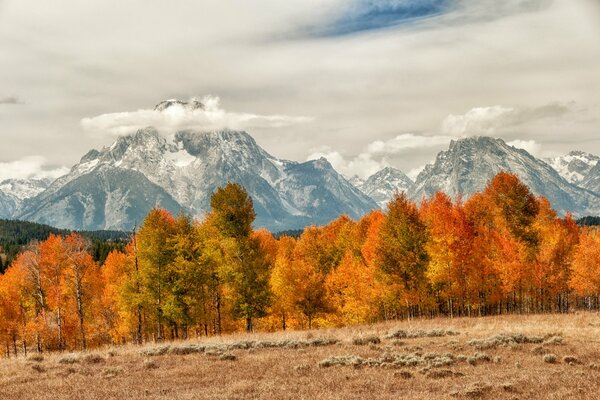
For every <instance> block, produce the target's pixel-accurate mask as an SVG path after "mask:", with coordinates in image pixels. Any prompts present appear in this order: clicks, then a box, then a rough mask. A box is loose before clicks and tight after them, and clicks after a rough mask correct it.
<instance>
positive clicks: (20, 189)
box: [0, 179, 51, 218]
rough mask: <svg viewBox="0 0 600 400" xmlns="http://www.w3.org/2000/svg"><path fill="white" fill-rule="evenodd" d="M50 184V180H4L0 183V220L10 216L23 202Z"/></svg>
mask: <svg viewBox="0 0 600 400" xmlns="http://www.w3.org/2000/svg"><path fill="white" fill-rule="evenodd" d="M50 183H51V180H50V179H6V180H3V181H2V182H0V218H8V217H10V216H12V215H13V214H14V212H15V211H16V210H17V209H18V208H19V206H20V205H21V203H22V202H23V200H25V199H29V198H31V197H34V196H36V195H38V194H39V193H41V192H43V191H44V190H45V189H46V188H47V187H48V186H49V185H50Z"/></svg>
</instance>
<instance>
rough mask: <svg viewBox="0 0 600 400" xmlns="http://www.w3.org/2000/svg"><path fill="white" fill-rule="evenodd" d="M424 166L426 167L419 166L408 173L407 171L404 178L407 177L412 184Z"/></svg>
mask: <svg viewBox="0 0 600 400" xmlns="http://www.w3.org/2000/svg"><path fill="white" fill-rule="evenodd" d="M426 166H427V165H420V166H418V167H415V168H413V169H411V170H410V171H408V172H407V173H406V176H408V177H409V178H410V179H411V180H412V181H413V182H415V181H416V180H417V176H419V174H420V173H421V171H423V170H424V169H425V167H426Z"/></svg>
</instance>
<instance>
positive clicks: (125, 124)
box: [0, 0, 600, 179]
mask: <svg viewBox="0 0 600 400" xmlns="http://www.w3.org/2000/svg"><path fill="white" fill-rule="evenodd" d="M599 4H600V1H598V0H554V1H552V0H504V1H498V0H381V1H375V0H285V1H282V0H252V1H240V0H237V1H234V0H201V1H198V0H195V1H183V0H180V1H170V2H165V1H160V0H128V1H123V0H102V1H91V0H86V1H81V0H68V1H67V0H55V1H44V2H40V1H32V0H0V49H2V50H1V51H0V150H1V151H0V179H2V178H6V177H31V176H36V175H39V174H43V175H45V176H48V175H52V174H54V175H56V174H60V173H62V172H64V171H65V167H70V166H71V165H73V164H74V163H76V162H77V161H78V160H79V158H80V157H81V156H82V155H83V154H85V153H86V152H87V151H88V150H89V149H91V148H100V147H102V146H104V145H109V144H110V143H111V142H112V141H113V140H114V139H115V137H116V135H119V134H124V133H127V132H129V131H130V130H134V129H135V127H137V126H139V125H144V124H155V125H158V127H159V128H160V129H163V130H165V131H167V130H168V129H169V128H172V126H170V124H172V125H173V126H176V127H181V126H187V125H190V126H193V127H198V128H202V127H206V128H219V127H224V126H227V127H230V128H236V129H246V130H248V131H249V132H250V133H251V134H252V135H253V136H254V137H255V138H256V140H257V141H258V143H259V144H260V145H262V146H263V147H264V148H265V149H266V150H267V151H269V152H270V153H272V154H273V155H275V156H278V157H280V158H287V159H292V160H297V161H304V160H306V159H309V158H312V157H318V156H321V155H324V156H326V157H328V158H329V159H330V161H331V162H332V163H333V164H334V166H335V167H336V168H338V169H339V170H340V171H341V172H343V173H344V174H346V175H353V174H359V175H362V176H366V175H368V174H369V173H372V172H375V171H376V170H377V169H378V168H381V167H382V166H385V165H392V166H396V167H399V168H401V169H402V170H404V171H405V172H407V173H409V172H411V171H412V173H411V175H414V173H415V171H417V170H418V168H420V167H422V166H423V165H424V164H426V163H428V162H430V161H431V160H432V159H433V158H434V157H435V154H436V153H437V152H438V151H439V150H442V149H444V148H446V147H447V145H448V143H449V141H450V140H451V139H452V138H459V137H464V136H469V135H489V136H495V137H501V138H504V139H505V140H506V141H508V142H511V143H514V144H515V145H518V146H520V147H524V148H526V149H527V150H530V151H531V152H533V153H534V154H535V155H537V156H544V157H545V156H552V155H557V154H560V153H564V152H568V151H570V150H573V149H581V150H586V151H590V152H595V153H596V154H600V129H599V127H600V124H599V123H600V5H599ZM192 97H197V98H199V99H202V100H201V101H204V102H205V103H207V104H208V107H207V110H206V111H205V112H204V113H191V114H185V115H179V114H178V115H162V114H161V115H158V114H156V113H155V112H153V111H152V109H153V107H154V106H155V105H156V104H157V103H159V102H160V101H161V100H164V99H168V98H179V99H183V100H187V99H189V98H192Z"/></svg>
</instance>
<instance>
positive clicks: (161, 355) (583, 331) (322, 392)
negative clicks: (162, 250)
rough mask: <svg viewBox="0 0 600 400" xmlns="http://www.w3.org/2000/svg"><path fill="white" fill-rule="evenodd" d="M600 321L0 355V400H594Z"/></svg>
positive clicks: (480, 324) (251, 336)
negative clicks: (12, 355) (10, 355)
mask: <svg viewBox="0 0 600 400" xmlns="http://www.w3.org/2000/svg"><path fill="white" fill-rule="evenodd" d="M599 383H600V315H599V314H597V313H588V312H578V313H570V314H545V315H544V314H541V315H540V314H537V315H508V316H489V317H479V318H447V317H445V318H434V319H416V320H410V321H409V320H404V321H395V322H386V323H380V324H376V325H361V326H353V327H346V328H339V329H320V330H306V331H287V332H278V333H244V334H242V333H238V334H231V335H224V336H221V337H212V338H199V339H190V340H187V341H173V342H163V343H160V344H146V345H143V346H136V345H125V346H120V347H105V348H102V349H96V350H94V351H92V352H80V353H59V352H54V353H44V354H42V355H37V354H33V355H30V356H28V357H24V356H20V357H13V358H10V359H6V358H5V359H2V360H0V398H1V399H12V400H21V399H53V400H61V399H90V400H91V399H98V400H99V399H103V400H104V399H125V398H134V399H203V398H219V399H364V398H369V399H371V398H377V399H398V398H400V399H454V398H489V399H520V398H528V399H567V398H568V399H574V398H577V399H597V398H598V387H599V386H598V384H599Z"/></svg>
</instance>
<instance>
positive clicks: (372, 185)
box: [355, 167, 414, 208]
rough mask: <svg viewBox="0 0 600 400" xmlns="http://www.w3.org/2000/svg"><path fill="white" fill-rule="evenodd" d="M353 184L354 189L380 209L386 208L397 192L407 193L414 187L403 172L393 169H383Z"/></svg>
mask: <svg viewBox="0 0 600 400" xmlns="http://www.w3.org/2000/svg"><path fill="white" fill-rule="evenodd" d="M355 182H356V187H358V188H359V189H360V190H361V191H362V192H363V193H364V194H366V195H367V196H369V197H371V198H372V199H373V200H375V201H376V202H377V204H378V205H379V207H381V208H385V207H386V205H387V203H388V202H389V201H390V200H391V199H392V197H393V196H394V194H395V193H396V192H397V191H398V192H408V191H409V190H410V188H412V187H413V185H414V182H413V181H412V180H411V179H410V178H409V177H408V176H406V174H405V173H404V172H402V171H400V170H399V169H397V168H393V167H385V168H383V169H382V170H381V171H378V172H376V173H374V174H373V175H371V176H370V177H368V178H367V179H366V180H364V181H356V180H355Z"/></svg>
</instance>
